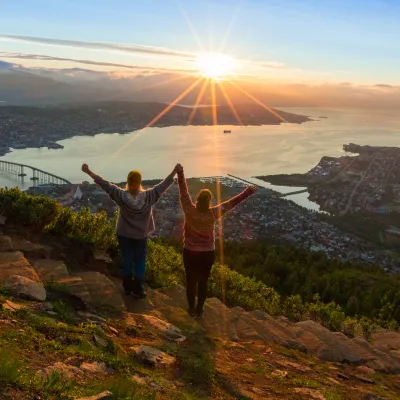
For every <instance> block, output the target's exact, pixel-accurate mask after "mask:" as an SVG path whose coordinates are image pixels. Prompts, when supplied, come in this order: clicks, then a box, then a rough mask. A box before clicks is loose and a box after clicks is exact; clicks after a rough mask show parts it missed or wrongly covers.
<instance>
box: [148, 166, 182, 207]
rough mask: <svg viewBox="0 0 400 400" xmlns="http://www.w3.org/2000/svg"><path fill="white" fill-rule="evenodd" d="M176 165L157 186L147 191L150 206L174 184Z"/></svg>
mask: <svg viewBox="0 0 400 400" xmlns="http://www.w3.org/2000/svg"><path fill="white" fill-rule="evenodd" d="M177 169H178V165H176V166H175V168H174V169H173V171H172V172H171V173H170V174H169V175H168V176H167V177H166V178H165V179H164V180H163V181H162V182H160V183H159V184H158V185H156V186H154V187H153V188H152V189H150V190H149V193H150V198H151V202H152V204H155V203H157V201H158V200H159V199H160V197H161V196H162V195H163V194H164V192H165V191H166V190H167V189H168V188H169V187H170V186H171V185H172V184H173V183H174V176H175V174H176V172H177Z"/></svg>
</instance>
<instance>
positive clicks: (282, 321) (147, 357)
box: [0, 190, 400, 400]
mask: <svg viewBox="0 0 400 400" xmlns="http://www.w3.org/2000/svg"><path fill="white" fill-rule="evenodd" d="M0 214H2V216H3V218H0V224H2V225H1V226H0V233H1V235H0V287H1V295H0V303H1V305H2V307H1V310H0V353H1V355H0V387H1V388H2V389H1V391H0V399H7V400H8V399H13V400H14V399H16V400H20V399H21V400H22V399H32V398H36V399H38V398H41V399H46V398H47V399H73V398H82V397H84V396H92V395H98V394H100V393H103V396H102V397H99V396H98V397H93V399H101V398H114V399H310V398H314V399H327V400H329V399H343V400H344V399H365V400H366V399H396V398H398V395H399V393H400V380H399V377H398V374H399V372H400V357H399V356H398V354H400V353H399V351H400V334H398V333H397V332H394V331H390V330H385V329H382V328H377V329H372V327H371V326H369V325H368V324H365V321H364V322H363V321H359V322H358V323H356V325H357V324H358V327H359V328H360V330H359V331H358V330H357V329H356V331H354V335H348V336H345V335H344V334H343V333H338V332H331V331H329V330H328V329H327V328H325V327H323V326H321V325H320V324H319V323H317V322H316V320H317V319H318V318H316V315H318V314H320V313H321V312H323V311H324V312H328V308H326V309H324V308H323V305H321V304H318V303H316V305H317V306H318V307H315V308H314V314H315V315H312V313H311V310H310V314H309V317H308V320H305V321H300V322H294V321H290V320H288V319H287V318H286V317H282V316H280V317H279V314H281V313H282V312H281V311H279V310H278V309H280V308H281V307H280V299H279V296H278V295H277V294H276V292H275V291H274V290H273V289H270V288H268V287H266V286H265V285H263V284H262V283H260V282H255V281H254V280H251V279H249V278H245V277H243V276H241V275H239V274H238V273H237V272H234V271H230V270H229V269H228V268H226V267H224V266H220V265H218V264H217V265H215V267H214V269H213V277H212V284H211V288H210V292H211V293H210V294H211V295H212V296H214V297H212V298H210V299H209V300H208V301H207V306H206V314H205V319H204V320H203V321H195V320H192V319H191V318H190V317H189V316H188V315H187V313H186V311H185V307H186V304H185V297H184V292H183V288H182V287H181V282H182V278H183V276H182V272H183V270H182V260H181V257H180V255H179V254H177V253H176V252H175V251H174V250H173V249H172V248H171V247H168V246H166V245H162V244H159V243H155V242H150V245H149V259H148V275H147V280H148V282H149V283H150V284H151V287H149V288H148V294H149V295H148V298H147V299H143V300H133V298H129V297H123V295H122V294H121V292H120V286H121V284H120V281H119V279H118V277H117V275H118V274H117V271H118V262H119V261H118V254H117V252H116V251H115V250H116V248H115V243H114V240H113V236H112V225H110V224H108V223H107V222H106V220H105V219H104V216H103V215H95V216H93V215H90V214H89V213H86V214H85V213H80V214H75V213H73V212H71V211H70V210H67V209H61V208H60V207H59V206H58V205H57V204H56V203H55V202H53V201H51V200H49V199H46V198H41V197H31V196H27V195H26V194H24V193H22V192H19V191H18V190H1V192H0ZM105 250H107V252H108V254H109V255H110V256H111V257H109V256H108V255H106V254H105ZM16 275H17V276H19V278H16V277H15V276H16ZM21 277H25V278H21ZM23 293H25V296H24V295H23ZM27 298H29V299H30V300H28V299H27ZM218 298H219V299H222V300H223V302H222V301H221V300H219V299H218ZM33 299H35V300H36V301H32V300H33ZM224 303H226V304H229V307H230V308H229V307H227V306H226V305H224ZM293 310H294V309H293V308H292V311H293ZM335 312H337V311H336V310H335V309H333V310H330V314H329V316H330V318H333V317H334V315H335ZM289 314H290V313H289ZM289 314H288V316H289V317H290V315H289ZM312 319H314V320H312ZM353 322H354V321H353ZM171 324H173V325H171ZM353 336H354V337H353ZM52 371H53V372H52ZM106 391H108V394H107V393H105V392H106Z"/></svg>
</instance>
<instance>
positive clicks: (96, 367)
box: [80, 361, 114, 375]
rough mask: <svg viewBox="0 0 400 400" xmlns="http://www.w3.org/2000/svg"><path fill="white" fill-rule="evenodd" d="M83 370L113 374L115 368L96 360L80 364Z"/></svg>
mask: <svg viewBox="0 0 400 400" xmlns="http://www.w3.org/2000/svg"><path fill="white" fill-rule="evenodd" d="M80 368H81V370H82V371H84V372H90V373H92V374H95V373H97V374H99V373H100V374H109V375H110V374H113V373H114V370H113V369H112V368H109V367H107V365H106V364H105V363H104V362H97V361H94V362H92V363H87V362H84V363H82V364H81V366H80Z"/></svg>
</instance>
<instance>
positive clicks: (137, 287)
mask: <svg viewBox="0 0 400 400" xmlns="http://www.w3.org/2000/svg"><path fill="white" fill-rule="evenodd" d="M132 296H133V297H135V298H137V299H144V298H145V297H146V296H147V293H146V292H145V290H144V285H142V281H141V280H140V279H137V278H135V279H134V280H133V288H132Z"/></svg>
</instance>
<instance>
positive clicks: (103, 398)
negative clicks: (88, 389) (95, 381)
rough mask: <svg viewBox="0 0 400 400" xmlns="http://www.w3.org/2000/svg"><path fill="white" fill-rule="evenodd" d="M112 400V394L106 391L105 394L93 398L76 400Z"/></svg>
mask: <svg viewBox="0 0 400 400" xmlns="http://www.w3.org/2000/svg"><path fill="white" fill-rule="evenodd" d="M113 398H114V396H113V394H112V393H111V392H109V391H108V390H107V391H106V392H102V393H100V394H96V395H95V396H90V397H80V398H79V399H77V400H109V399H113Z"/></svg>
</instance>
